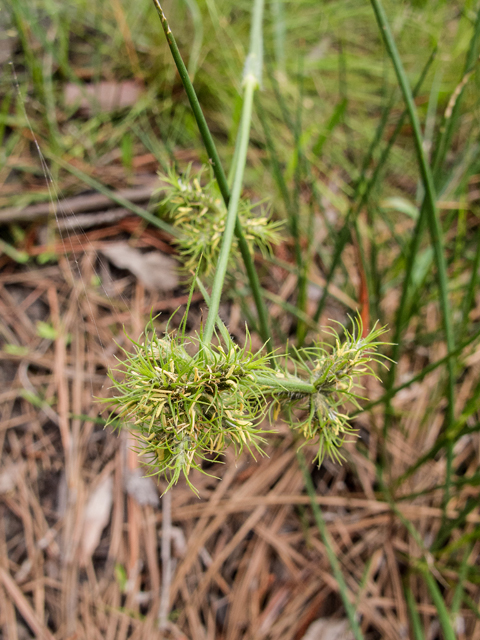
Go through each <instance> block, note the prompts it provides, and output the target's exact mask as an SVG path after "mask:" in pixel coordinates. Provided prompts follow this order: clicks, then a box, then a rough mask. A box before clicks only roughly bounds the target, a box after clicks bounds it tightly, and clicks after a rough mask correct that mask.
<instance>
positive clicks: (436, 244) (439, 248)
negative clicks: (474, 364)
mask: <svg viewBox="0 0 480 640" xmlns="http://www.w3.org/2000/svg"><path fill="white" fill-rule="evenodd" d="M370 1H371V3H372V7H373V10H374V12H375V16H376V18H377V22H378V26H379V28H380V32H381V34H382V37H383V40H384V42H385V46H386V48H387V51H388V53H389V55H390V58H391V59H392V63H393V66H394V69H395V73H396V74H397V80H398V84H399V85H400V88H401V90H402V93H403V98H404V100H405V104H406V107H407V110H408V114H409V116H410V121H411V124H412V129H413V138H414V142H415V148H416V152H417V158H418V164H419V167H420V173H421V176H422V182H423V186H424V189H425V203H426V209H427V216H428V223H429V227H430V236H431V240H432V245H433V250H434V253H435V258H436V263H437V271H438V274H437V275H438V286H439V291H440V306H441V310H442V315H443V323H444V328H445V339H446V343H447V349H448V351H453V350H454V348H455V340H454V337H453V330H452V323H451V318H450V305H449V299H448V280H447V266H446V261H445V256H444V253H443V234H442V229H441V226H440V221H439V219H438V212H437V207H436V196H435V186H434V183H433V176H432V172H431V169H430V166H429V164H428V162H427V158H426V155H425V151H424V149H423V140H422V132H421V130H420V122H419V120H418V114H417V110H416V107H415V103H414V101H413V96H412V91H411V88H410V84H409V82H408V79H407V76H406V73H405V70H404V68H403V65H402V61H401V59H400V56H399V54H398V50H397V47H396V44H395V41H394V39H393V35H392V32H391V30H390V25H389V24H388V20H387V16H386V14H385V10H384V9H383V6H382V3H381V2H380V0H370ZM447 371H448V410H447V424H448V425H451V424H452V422H453V419H454V406H455V397H454V382H455V379H454V367H453V362H452V361H451V360H448V362H447Z"/></svg>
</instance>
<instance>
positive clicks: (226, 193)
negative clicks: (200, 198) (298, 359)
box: [153, 0, 273, 346]
mask: <svg viewBox="0 0 480 640" xmlns="http://www.w3.org/2000/svg"><path fill="white" fill-rule="evenodd" d="M153 3H154V5H155V8H156V9H157V12H158V15H159V17H160V22H161V24H162V27H163V31H164V33H165V36H166V38H167V42H168V46H169V47H170V51H171V53H172V57H173V60H174V62H175V65H176V67H177V70H178V73H179V75H180V78H181V80H182V83H183V87H184V89H185V92H186V94H187V97H188V100H189V102H190V106H191V107H192V111H193V115H194V116H195V120H196V122H197V126H198V129H199V131H200V135H201V136H202V140H203V143H204V145H205V149H206V151H207V154H208V157H209V161H210V163H211V165H212V168H213V172H214V174H215V178H216V179H217V183H218V186H219V189H220V193H221V194H222V198H223V200H224V202H225V205H226V206H227V207H228V206H229V202H230V190H229V188H228V182H227V178H226V175H225V172H224V170H223V167H222V163H221V161H220V157H219V155H218V152H217V148H216V146H215V142H214V141H213V138H212V134H211V133H210V129H209V128H208V125H207V121H206V120H205V116H204V115H203V111H202V108H201V106H200V103H199V101H198V98H197V94H196V93H195V89H194V88H193V84H192V82H191V80H190V77H189V75H188V71H187V68H186V66H185V63H184V62H183V59H182V56H181V54H180V51H179V49H178V46H177V43H176V41H175V38H174V36H173V33H172V31H171V29H170V27H169V25H168V22H167V19H166V17H165V14H164V12H163V9H162V7H161V4H160V2H159V0H153ZM257 4H258V3H257ZM261 4H262V9H263V1H262V3H261ZM260 26H261V24H260ZM234 231H235V235H236V237H237V240H238V247H239V249H240V253H241V254H242V259H243V262H244V264H245V270H246V272H247V277H248V280H249V282H250V288H251V291H252V295H253V299H254V301H255V306H256V307H257V313H258V322H259V331H260V335H261V336H262V340H263V341H264V342H265V343H269V344H270V345H271V346H273V340H272V338H271V335H270V330H269V326H268V313H267V308H266V306H265V302H264V300H263V298H262V294H261V289H260V282H259V279H258V275H257V272H256V270H255V265H254V262H253V257H252V255H251V253H250V249H249V246H248V243H247V240H246V238H245V235H244V233H243V229H242V225H241V224H240V221H239V220H238V217H237V219H236V221H235V229H234Z"/></svg>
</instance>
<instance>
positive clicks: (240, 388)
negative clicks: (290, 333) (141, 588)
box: [107, 321, 384, 487]
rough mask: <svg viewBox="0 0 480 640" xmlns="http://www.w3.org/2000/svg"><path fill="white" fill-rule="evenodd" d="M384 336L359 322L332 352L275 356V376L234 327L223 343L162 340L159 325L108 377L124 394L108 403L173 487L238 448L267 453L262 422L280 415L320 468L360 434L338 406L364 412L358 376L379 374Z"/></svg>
mask: <svg viewBox="0 0 480 640" xmlns="http://www.w3.org/2000/svg"><path fill="white" fill-rule="evenodd" d="M383 332H384V330H383V329H374V330H373V331H372V332H371V333H370V334H369V335H368V336H367V337H366V338H362V337H361V324H360V321H357V327H356V330H355V331H354V332H352V333H348V332H347V333H346V339H345V341H344V342H343V343H340V340H339V338H338V335H337V334H336V333H335V332H334V335H335V338H336V346H335V347H334V348H333V349H331V350H327V349H326V348H325V347H324V346H322V345H321V344H318V345H315V346H313V347H311V348H308V349H304V350H302V352H298V351H295V352H294V354H287V355H283V356H277V357H276V358H275V362H274V364H275V365H276V367H277V368H276V369H272V368H271V366H269V362H270V363H271V360H270V361H269V360H268V358H267V357H266V356H265V355H262V354H261V353H260V352H252V350H251V344H250V341H249V339H247V342H246V344H245V345H244V346H243V347H240V346H238V345H237V344H235V343H234V342H233V340H232V338H231V337H230V335H229V334H228V332H227V331H226V330H223V331H222V332H221V336H219V337H218V344H217V345H216V346H215V345H213V344H209V345H205V344H204V343H203V342H202V339H201V336H197V337H195V338H192V337H186V336H185V335H184V334H182V333H179V334H178V335H175V334H173V333H170V334H169V333H168V332H167V333H165V334H164V336H163V337H158V335H157V333H156V331H155V329H154V326H153V321H151V322H150V323H149V325H148V326H147V328H146V330H145V334H144V338H143V341H142V342H135V341H133V340H132V344H133V352H132V353H129V352H127V351H124V355H125V359H124V360H123V361H122V366H121V367H120V368H119V369H118V370H114V371H113V372H110V377H111V379H112V381H113V386H114V389H115V392H116V393H115V395H114V396H113V398H110V399H108V400H107V401H108V402H109V403H110V405H111V408H112V412H111V414H110V418H109V422H110V423H112V424H113V423H116V424H118V423H119V422H120V423H126V424H127V425H128V426H129V427H130V428H131V430H132V431H133V433H134V434H135V435H136V437H137V439H138V443H139V450H140V454H141V455H142V456H143V460H144V461H145V462H146V463H147V464H148V465H149V466H150V468H151V473H152V474H161V475H164V476H165V477H166V478H167V480H168V483H169V487H170V486H171V485H172V484H173V483H175V482H177V480H178V479H179V477H180V474H182V473H183V474H184V475H185V477H186V479H187V482H188V474H189V471H190V470H191V469H192V468H194V469H200V470H201V462H202V460H204V459H207V457H208V458H209V459H211V458H212V456H213V458H216V457H218V456H219V454H221V453H222V452H223V451H224V450H225V448H226V447H227V446H228V445H230V444H233V446H234V447H235V448H236V450H237V452H240V451H242V450H243V449H244V448H246V449H248V450H249V451H250V452H251V453H252V454H253V455H254V454H255V452H258V453H260V454H261V453H262V449H261V445H262V443H263V442H264V438H263V437H264V435H265V434H266V433H268V431H267V430H265V428H264V427H263V426H262V423H264V419H265V418H266V417H267V416H268V417H270V418H271V419H272V418H273V419H277V417H278V415H279V413H280V412H282V414H283V415H284V416H285V419H286V420H287V421H288V423H289V424H290V425H291V427H292V428H293V429H294V430H296V431H298V432H299V433H300V434H302V435H303V436H304V438H305V442H306V443H308V442H312V441H316V442H317V444H318V452H317V456H316V457H317V459H318V462H319V463H320V462H321V461H322V460H323V458H324V456H325V455H329V456H331V457H334V458H337V459H339V458H340V457H341V454H340V453H339V449H340V447H341V445H342V444H343V442H344V440H345V438H346V437H347V436H349V435H351V434H352V433H354V429H352V427H351V426H350V425H349V423H348V416H347V415H346V414H345V413H342V412H341V411H340V408H341V407H342V406H345V403H346V402H350V404H353V405H354V406H358V398H359V396H358V395H357V394H356V393H355V387H357V386H358V382H359V376H363V375H375V374H374V372H373V369H372V368H371V367H370V365H369V362H372V360H374V361H378V355H376V353H377V348H378V346H379V345H380V344H382V343H381V342H379V341H378V337H379V336H380V335H381V334H382V333H383ZM280 365H281V369H280ZM119 372H121V373H122V374H123V378H122V379H121V380H118V379H117V378H118V373H119ZM114 374H116V375H114ZM189 484H190V483H189Z"/></svg>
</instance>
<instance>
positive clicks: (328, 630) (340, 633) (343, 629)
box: [302, 618, 353, 640]
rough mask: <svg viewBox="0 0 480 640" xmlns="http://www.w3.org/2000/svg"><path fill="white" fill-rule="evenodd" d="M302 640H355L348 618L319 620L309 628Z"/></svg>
mask: <svg viewBox="0 0 480 640" xmlns="http://www.w3.org/2000/svg"><path fill="white" fill-rule="evenodd" d="M302 640H353V633H352V632H351V631H350V629H349V624H348V620H347V619H346V618H344V619H342V620H337V619H333V618H319V619H318V620H315V622H312V624H311V625H310V626H309V627H308V629H307V632H306V634H305V635H304V636H303V638H302Z"/></svg>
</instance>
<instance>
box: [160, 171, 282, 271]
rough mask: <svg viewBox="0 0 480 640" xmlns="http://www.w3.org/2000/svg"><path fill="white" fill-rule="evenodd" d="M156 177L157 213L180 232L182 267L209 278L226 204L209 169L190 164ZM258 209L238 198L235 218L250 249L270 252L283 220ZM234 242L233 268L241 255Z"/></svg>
mask: <svg viewBox="0 0 480 640" xmlns="http://www.w3.org/2000/svg"><path fill="white" fill-rule="evenodd" d="M207 176H208V177H207ZM159 177H160V180H161V181H162V189H161V191H162V193H163V195H164V197H163V199H162V200H161V202H160V214H161V215H162V216H163V217H164V218H165V219H166V220H168V221H169V222H170V223H171V224H172V225H173V226H175V227H177V228H178V229H179V231H181V236H180V238H178V239H176V240H175V243H176V245H177V248H178V251H179V253H180V255H181V257H182V264H183V267H184V268H185V271H186V272H188V273H191V272H192V271H197V273H198V275H200V276H205V277H207V278H208V277H209V276H210V275H211V274H212V273H213V271H214V270H215V266H216V264H217V259H218V255H219V252H220V244H221V238H222V236H223V232H224V230H225V221H226V209H225V204H224V202H223V199H222V197H221V195H220V192H219V190H218V186H217V182H216V180H215V178H214V176H213V173H212V171H211V168H209V167H204V168H203V169H201V170H200V171H198V172H197V173H194V172H193V170H192V166H191V165H190V166H189V167H188V168H187V170H186V171H185V172H184V173H183V175H182V176H179V175H178V174H177V173H176V172H175V170H174V169H173V168H172V169H170V170H169V172H168V174H165V175H164V174H159ZM257 209H258V205H255V206H253V205H252V204H251V203H250V202H249V201H248V200H241V201H240V206H239V211H238V218H239V220H240V222H241V224H242V228H243V232H244V235H245V238H246V240H247V242H248V245H249V248H250V251H251V252H253V250H254V249H258V250H260V251H261V252H262V254H263V255H266V254H267V253H269V252H271V247H272V245H275V244H279V242H280V241H281V235H280V231H281V228H282V226H283V223H282V222H278V221H276V222H275V221H272V220H271V219H270V215H269V213H268V212H265V211H263V210H260V211H259V212H258V213H257V211H256V210H257ZM235 242H236V241H235ZM235 242H234V245H233V246H232V251H231V252H230V260H231V266H232V267H235V268H236V267H237V266H238V265H239V260H240V258H239V251H238V249H237V248H236V244H235ZM200 263H201V268H200V271H199V272H198V270H197V267H198V265H199V264H200Z"/></svg>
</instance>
